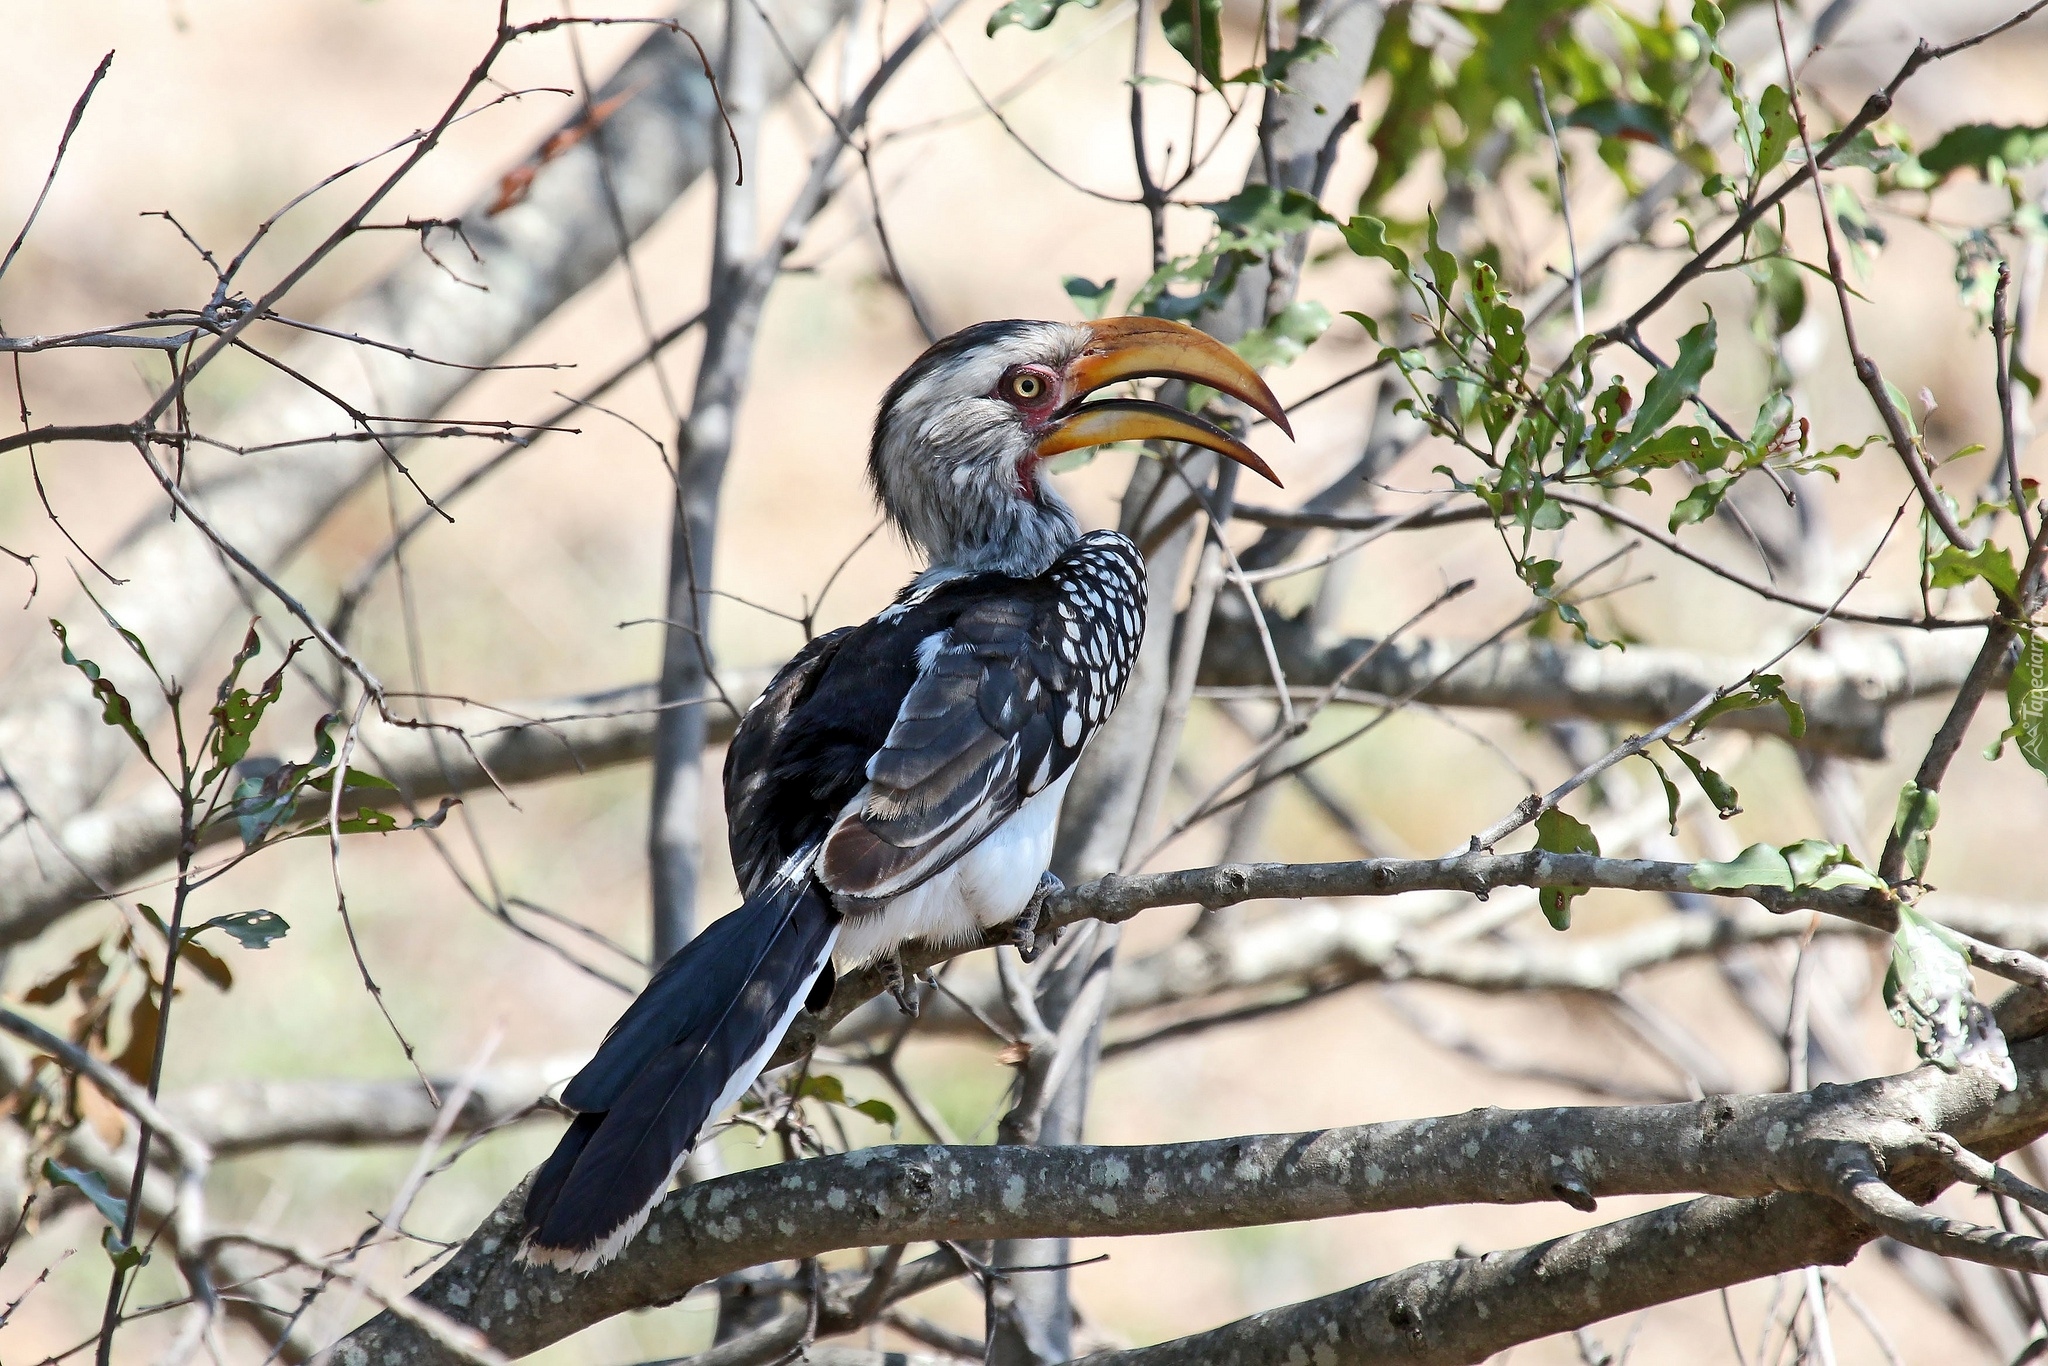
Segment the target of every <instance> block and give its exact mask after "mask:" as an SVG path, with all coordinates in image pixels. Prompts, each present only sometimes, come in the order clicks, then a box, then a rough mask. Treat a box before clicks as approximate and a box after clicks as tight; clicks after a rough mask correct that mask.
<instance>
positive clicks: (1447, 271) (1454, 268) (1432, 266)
mask: <svg viewBox="0 0 2048 1366" xmlns="http://www.w3.org/2000/svg"><path fill="white" fill-rule="evenodd" d="M1436 232H1437V221H1436V210H1435V209H1431V210H1430V211H1429V238H1428V245H1426V246H1425V247H1424V248H1423V250H1422V259H1423V260H1424V261H1425V262H1427V263H1428V265H1429V274H1430V278H1431V279H1433V280H1435V281H1436V292H1437V294H1438V295H1439V296H1440V297H1441V298H1442V299H1443V301H1444V302H1445V303H1446V304H1448V303H1449V302H1450V300H1451V295H1452V294H1453V293H1455V292H1456V290H1457V288H1458V258H1457V257H1455V256H1453V255H1451V254H1450V253H1449V252H1447V251H1445V250H1444V249H1443V248H1442V247H1441V246H1439V245H1438V244H1437V240H1436Z"/></svg>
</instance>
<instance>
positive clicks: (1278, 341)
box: [1231, 299, 1330, 370]
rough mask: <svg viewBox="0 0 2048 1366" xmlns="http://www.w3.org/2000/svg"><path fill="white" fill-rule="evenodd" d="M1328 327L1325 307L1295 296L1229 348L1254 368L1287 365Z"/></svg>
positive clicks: (1327, 313)
mask: <svg viewBox="0 0 2048 1366" xmlns="http://www.w3.org/2000/svg"><path fill="white" fill-rule="evenodd" d="M1329 326H1330V310H1329V309H1327V308H1325V307H1323V306H1322V305H1321V304H1319V303H1316V302H1315V301H1314V300H1311V299H1296V300H1295V301H1294V302H1293V303H1291V304H1289V305H1287V307H1285V308H1283V309H1281V310H1280V312H1279V313H1277V314H1275V315H1274V317H1273V320H1272V321H1271V322H1269V323H1267V324H1266V325H1265V326H1264V327H1260V328H1255V329H1253V330H1252V331H1250V332H1247V333H1246V334H1245V335H1244V336H1243V338H1241V339H1240V340H1239V341H1238V343H1237V345H1236V346H1234V347H1232V348H1231V349H1232V350H1233V351H1235V352H1237V354H1238V355H1240V356H1242V357H1243V358H1244V362H1245V364H1247V365H1249V366H1251V367H1252V368H1253V369H1254V370H1264V369H1266V368H1268V367H1270V366H1282V365H1291V364H1293V363H1294V362H1295V361H1297V360H1299V359H1301V355H1302V353H1303V352H1304V351H1306V350H1308V348H1309V347H1310V346H1311V345H1313V344H1314V342H1315V340H1316V338H1318V337H1320V336H1322V335H1323V333H1324V332H1325V331H1326V330H1328V328H1329Z"/></svg>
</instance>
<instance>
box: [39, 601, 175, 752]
mask: <svg viewBox="0 0 2048 1366" xmlns="http://www.w3.org/2000/svg"><path fill="white" fill-rule="evenodd" d="M50 629H51V630H52V631H53V632H55V633H56V636H57V644H58V646H59V647H60V649H61V650H62V653H63V656H64V662H65V663H66V664H69V665H70V666H71V667H72V668H74V669H76V670H78V672H79V673H81V674H83V675H85V680H86V682H88V683H90V684H91V685H92V695H93V696H94V697H97V698H98V699H99V700H100V720H102V721H104V722H105V723H106V724H108V725H110V726H112V727H114V728H115V729H116V730H119V731H120V732H122V733H123V734H124V735H126V736H127V737H128V740H129V742H130V743H131V744H133V745H134V746H135V747H136V748H137V749H139V750H141V751H142V757H143V758H145V759H147V760H149V762H150V763H151V764H152V765H154V764H155V763H156V756H155V755H153V754H151V753H150V752H149V741H148V740H147V739H145V738H144V737H143V734H142V728H141V727H140V726H138V725H136V724H135V708H134V707H132V706H130V705H129V704H128V699H127V698H126V697H125V696H123V695H122V693H121V690H120V689H119V688H117V687H115V686H114V682H113V680H112V679H110V678H106V677H104V676H102V675H101V673H100V666H99V665H97V664H95V663H93V662H92V661H91V660H89V659H81V658H80V657H79V656H77V655H75V654H73V653H72V652H71V638H70V636H69V635H68V634H66V632H65V630H64V623H63V622H61V621H59V620H57V619H56V618H55V617H51V618H50Z"/></svg>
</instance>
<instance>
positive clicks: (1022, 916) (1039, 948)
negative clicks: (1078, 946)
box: [1010, 873, 1067, 963]
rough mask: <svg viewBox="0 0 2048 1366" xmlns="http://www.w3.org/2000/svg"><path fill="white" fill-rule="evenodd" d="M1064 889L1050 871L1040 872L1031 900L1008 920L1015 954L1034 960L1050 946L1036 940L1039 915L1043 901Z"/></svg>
mask: <svg viewBox="0 0 2048 1366" xmlns="http://www.w3.org/2000/svg"><path fill="white" fill-rule="evenodd" d="M1066 889H1067V884H1066V883H1064V882H1061V881H1060V880H1059V879H1058V878H1056V877H1054V876H1053V875H1052V874H1051V873H1045V874H1042V875H1041V876H1040V877H1039V879H1038V886H1037V888H1036V889H1035V890H1033V892H1032V893H1031V900H1029V901H1027V902H1025V903H1024V909H1023V910H1021V911H1019V912H1018V913H1017V918H1016V919H1015V920H1012V921H1011V922H1010V943H1011V944H1012V945H1013V946H1015V948H1016V950H1017V956H1018V957H1019V958H1022V959H1023V960H1024V961H1025V962H1027V963H1030V962H1033V961H1035V960H1036V959H1037V958H1038V955H1039V954H1041V953H1043V952H1044V951H1045V950H1046V949H1047V948H1049V947H1051V945H1050V943H1049V942H1048V943H1046V944H1041V943H1039V942H1038V921H1039V917H1040V916H1041V915H1043V914H1044V912H1045V903H1046V902H1048V901H1050V900H1051V899H1052V898H1054V897H1056V896H1058V895H1059V894H1060V893H1061V892H1064V891H1065V890H1066Z"/></svg>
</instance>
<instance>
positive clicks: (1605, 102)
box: [1564, 97, 1671, 151]
mask: <svg viewBox="0 0 2048 1366" xmlns="http://www.w3.org/2000/svg"><path fill="white" fill-rule="evenodd" d="M1564 123H1565V126H1566V127H1567V128H1590V129H1592V130H1593V131H1594V132H1595V133H1598V134H1599V135H1600V136H1601V137H1603V138H1619V139H1621V140H1622V141H1624V142H1647V143H1649V144H1651V145H1652V146H1656V147H1662V148H1665V149H1666V150H1667V151H1668V150H1669V149H1670V147H1671V117H1670V115H1669V114H1667V113H1666V112H1665V111H1664V110H1662V109H1660V108H1658V107H1657V106H1656V105H1654V104H1642V103H1639V102H1637V101H1635V100H1617V99H1614V98H1612V97H1603V98H1601V99H1597V100H1588V101H1587V102H1586V103H1584V104H1582V105H1580V106H1579V107H1578V108H1577V109H1574V110H1572V112H1571V113H1569V114H1567V115H1565V119H1564Z"/></svg>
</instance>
